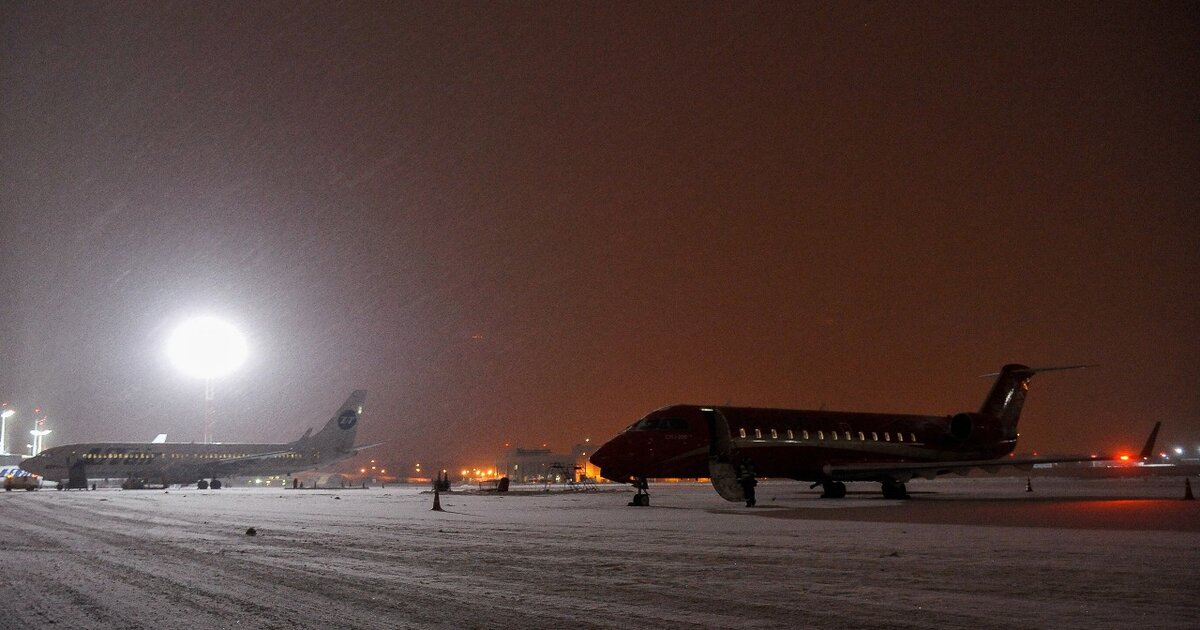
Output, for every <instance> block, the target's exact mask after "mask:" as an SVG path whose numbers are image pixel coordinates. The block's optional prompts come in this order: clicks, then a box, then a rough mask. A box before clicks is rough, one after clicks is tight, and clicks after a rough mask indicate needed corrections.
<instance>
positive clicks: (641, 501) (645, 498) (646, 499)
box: [629, 477, 650, 507]
mask: <svg viewBox="0 0 1200 630" xmlns="http://www.w3.org/2000/svg"><path fill="white" fill-rule="evenodd" d="M633 487H634V488H636V489H637V494H635V495H633V501H630V502H629V505H632V506H636V507H649V505H650V492H649V490H650V483H649V482H648V481H646V478H645V477H638V478H637V479H635V480H634V482H633Z"/></svg>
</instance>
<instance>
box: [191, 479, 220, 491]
mask: <svg viewBox="0 0 1200 630" xmlns="http://www.w3.org/2000/svg"><path fill="white" fill-rule="evenodd" d="M209 488H212V489H213V490H220V489H221V480H220V479H213V480H212V483H209V482H208V480H207V479H201V480H200V481H198V482H196V489H197V490H208V489H209Z"/></svg>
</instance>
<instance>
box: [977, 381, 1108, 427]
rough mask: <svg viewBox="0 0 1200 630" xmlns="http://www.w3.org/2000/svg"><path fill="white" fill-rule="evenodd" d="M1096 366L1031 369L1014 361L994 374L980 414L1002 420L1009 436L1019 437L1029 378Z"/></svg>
mask: <svg viewBox="0 0 1200 630" xmlns="http://www.w3.org/2000/svg"><path fill="white" fill-rule="evenodd" d="M1086 367H1095V366H1092V365H1065V366H1061V367H1047V368H1031V367H1029V366H1027V365H1021V364H1019V363H1010V364H1008V365H1006V366H1004V367H1002V368H1000V371H999V372H996V373H994V374H984V376H995V377H996V382H995V383H993V384H992V389H991V391H989V392H988V395H987V398H985V399H984V400H983V405H982V406H981V407H980V408H979V413H980V414H982V415H985V416H990V417H992V418H997V419H999V420H1000V426H1001V428H1002V430H1003V433H1004V437H1005V438H1006V439H1016V437H1017V421H1018V420H1019V419H1020V417H1021V407H1022V406H1024V404H1025V394H1026V393H1027V392H1028V391H1029V379H1031V378H1033V375H1034V374H1037V373H1038V372H1054V371H1058V370H1075V369H1079V368H1086Z"/></svg>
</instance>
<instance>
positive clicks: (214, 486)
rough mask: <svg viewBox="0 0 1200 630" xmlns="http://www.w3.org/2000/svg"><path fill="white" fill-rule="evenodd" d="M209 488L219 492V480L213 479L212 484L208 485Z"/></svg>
mask: <svg viewBox="0 0 1200 630" xmlns="http://www.w3.org/2000/svg"><path fill="white" fill-rule="evenodd" d="M209 487H210V488H212V489H213V490H220V489H221V480H220V479H213V480H212V483H211V484H209Z"/></svg>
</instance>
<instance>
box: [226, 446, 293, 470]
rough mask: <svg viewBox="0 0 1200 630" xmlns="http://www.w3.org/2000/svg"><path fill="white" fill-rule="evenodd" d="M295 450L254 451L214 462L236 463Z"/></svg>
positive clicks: (271, 456)
mask: <svg viewBox="0 0 1200 630" xmlns="http://www.w3.org/2000/svg"><path fill="white" fill-rule="evenodd" d="M295 452H296V450H295V449H287V450H283V451H271V452H269V453H254V454H253V455H243V456H241V457H227V458H224V459H218V460H215V461H213V462H212V463H213V464H214V465H217V466H222V465H226V464H236V463H240V462H246V461H252V460H257V459H271V458H274V457H282V456H284V455H287V454H289V453H295Z"/></svg>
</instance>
